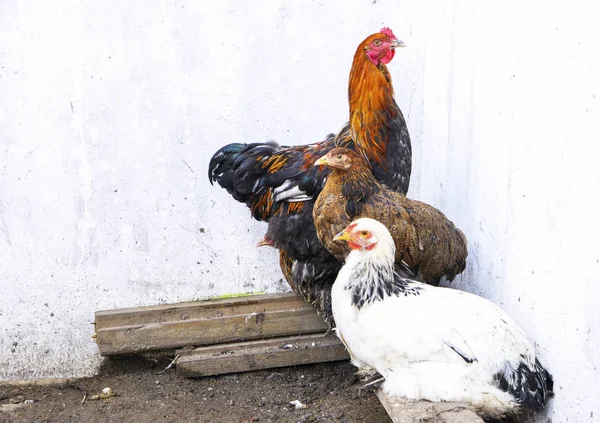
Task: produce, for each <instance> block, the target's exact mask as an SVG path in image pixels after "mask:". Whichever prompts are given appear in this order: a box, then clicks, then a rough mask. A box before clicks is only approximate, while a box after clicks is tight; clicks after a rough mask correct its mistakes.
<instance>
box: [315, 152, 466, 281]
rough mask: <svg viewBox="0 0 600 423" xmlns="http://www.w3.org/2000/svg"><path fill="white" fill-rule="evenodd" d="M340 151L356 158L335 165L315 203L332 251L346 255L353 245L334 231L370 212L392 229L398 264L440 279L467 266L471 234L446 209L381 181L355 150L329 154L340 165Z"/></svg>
mask: <svg viewBox="0 0 600 423" xmlns="http://www.w3.org/2000/svg"><path fill="white" fill-rule="evenodd" d="M340 154H342V155H343V156H344V157H347V158H348V159H349V160H350V162H349V168H347V169H341V168H336V167H332V172H331V174H330V175H329V177H328V178H327V182H326V183H325V187H324V189H323V191H321V193H320V195H319V197H318V198H317V201H316V202H315V206H314V209H313V218H314V221H315V226H316V228H317V235H318V236H319V239H320V240H321V242H322V243H323V244H324V245H325V247H326V248H327V249H328V250H329V252H330V253H331V254H333V255H334V256H335V257H336V258H337V259H338V260H344V259H345V258H346V256H347V255H348V253H349V249H348V246H347V245H346V243H345V242H336V241H333V237H334V236H335V234H337V233H339V232H340V231H342V230H343V229H344V228H345V227H346V226H347V225H348V224H350V223H351V222H352V221H353V220H355V219H358V218H360V217H369V218H372V219H376V220H378V221H380V222H381V223H383V224H384V225H386V226H387V227H388V229H389V230H390V233H391V234H392V237H393V238H394V242H395V243H396V264H398V265H400V264H401V263H402V262H403V263H404V265H405V266H406V267H408V268H409V269H410V270H411V271H412V272H414V273H415V274H416V275H417V277H418V278H419V279H421V280H423V281H424V282H427V283H430V284H437V283H439V280H440V279H441V278H442V276H445V277H447V278H448V279H449V280H452V279H454V277H455V276H456V275H457V274H459V273H461V272H462V271H463V270H464V269H465V264H466V258H467V240H466V238H465V236H464V234H463V233H462V232H461V231H460V229H458V228H457V227H456V226H454V224H453V223H452V222H451V221H450V220H449V219H448V218H447V217H446V216H445V215H444V214H443V213H442V212H440V211H439V210H438V209H436V208H435V207H433V206H430V205H428V204H425V203H423V202H421V201H417V200H411V199H409V198H407V197H406V196H404V195H402V194H400V193H398V192H395V191H392V190H390V189H388V188H387V187H385V186H384V185H382V184H380V183H379V182H378V181H377V180H376V179H375V178H374V177H373V175H372V174H371V172H370V169H369V164H368V163H367V162H366V161H365V159H364V158H363V157H362V156H361V155H359V154H357V153H356V152H354V151H351V150H348V149H345V148H337V149H335V150H332V151H331V152H329V153H328V154H327V157H328V158H330V162H331V163H333V164H334V165H335V164H336V162H334V161H333V160H334V158H335V156H338V157H340ZM347 163H348V162H347V161H346V166H347ZM353 202H354V203H356V204H355V205H354V206H352V207H349V204H351V203H353Z"/></svg>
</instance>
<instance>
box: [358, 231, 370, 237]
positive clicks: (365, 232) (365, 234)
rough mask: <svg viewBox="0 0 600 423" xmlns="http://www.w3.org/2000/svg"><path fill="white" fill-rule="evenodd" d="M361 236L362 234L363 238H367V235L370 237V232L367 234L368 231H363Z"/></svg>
mask: <svg viewBox="0 0 600 423" xmlns="http://www.w3.org/2000/svg"><path fill="white" fill-rule="evenodd" d="M360 234H361V235H362V236H367V235H369V232H367V231H361V232H360Z"/></svg>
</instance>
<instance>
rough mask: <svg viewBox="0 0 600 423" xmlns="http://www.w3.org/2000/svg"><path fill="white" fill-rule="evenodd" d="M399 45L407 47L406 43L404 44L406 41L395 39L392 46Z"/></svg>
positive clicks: (396, 46)
mask: <svg viewBox="0 0 600 423" xmlns="http://www.w3.org/2000/svg"><path fill="white" fill-rule="evenodd" d="M398 47H406V44H404V42H403V41H402V40H399V39H397V38H396V39H395V40H394V42H393V43H392V48H398Z"/></svg>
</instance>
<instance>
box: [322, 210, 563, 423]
mask: <svg viewBox="0 0 600 423" xmlns="http://www.w3.org/2000/svg"><path fill="white" fill-rule="evenodd" d="M336 239H337V240H341V241H346V242H347V243H348V246H349V247H350V248H351V253H350V254H349V255H348V257H347V259H346V264H345V265H344V267H343V268H342V269H341V270H340V272H339V274H338V277H337V279H336V281H335V283H334V285H333V289H332V294H331V295H332V308H333V317H334V319H335V323H336V326H337V329H336V332H337V335H338V337H339V338H340V339H341V340H342V342H343V343H344V344H345V345H346V348H347V349H348V350H349V352H350V355H351V357H352V362H353V364H354V365H355V366H357V367H358V368H359V369H363V370H367V371H368V370H370V369H369V368H372V369H375V370H376V371H377V372H379V373H380V374H381V375H382V376H383V377H384V378H385V381H384V382H383V390H384V392H385V393H386V394H388V395H390V396H392V397H393V396H398V397H404V398H407V399H414V400H418V399H424V400H429V401H459V402H465V403H468V404H470V405H471V406H472V407H473V408H474V409H475V411H477V412H478V413H479V414H482V415H484V416H489V417H493V418H501V417H503V416H506V415H511V414H515V413H518V412H520V411H522V410H524V409H530V410H535V411H537V410H540V409H542V407H543V406H544V404H545V403H546V401H547V400H548V398H549V397H550V396H552V386H553V380H552V376H551V375H550V374H549V373H548V371H546V369H544V367H543V366H542V365H541V364H540V362H539V360H538V358H537V357H536V353H535V350H534V348H533V346H532V344H531V343H530V342H529V341H528V340H527V338H526V336H525V334H524V333H523V331H522V330H521V329H520V328H519V327H518V326H517V325H516V323H515V322H514V321H513V320H512V319H511V318H510V317H509V316H508V315H507V314H506V313H504V312H503V311H502V310H501V309H500V308H498V307H497V306H496V305H495V304H493V303H492V302H490V301H488V300H486V299H484V298H481V297H478V296H476V295H473V294H469V293H466V292H461V291H457V290H454V289H449V288H439V287H434V286H430V285H426V284H423V283H420V282H417V281H413V280H411V279H406V278H403V277H400V276H399V275H398V274H397V273H396V272H395V270H394V253H395V246H394V240H393V239H392V237H391V235H390V233H389V232H388V230H387V228H386V227H385V226H384V225H382V224H381V223H379V222H378V221H376V220H373V219H366V218H363V219H358V220H356V221H354V222H353V223H351V224H350V225H348V227H347V228H346V229H345V230H344V231H343V232H341V233H340V234H338V235H337V236H336Z"/></svg>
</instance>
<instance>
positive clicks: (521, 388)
mask: <svg viewBox="0 0 600 423" xmlns="http://www.w3.org/2000/svg"><path fill="white" fill-rule="evenodd" d="M496 380H497V381H498V386H499V388H500V389H502V390H503V391H505V392H508V393H510V394H511V395H513V396H514V397H515V399H516V401H517V402H518V403H519V404H520V405H521V406H522V407H523V408H526V409H529V410H533V411H540V410H542V408H544V405H545V404H546V402H547V401H548V400H549V399H550V398H551V397H552V396H553V395H554V379H553V378H552V375H551V374H550V373H549V372H548V371H547V370H546V369H545V368H544V367H543V366H542V364H541V363H540V362H539V360H538V359H537V358H536V360H535V365H534V366H533V368H531V367H530V366H529V365H527V364H526V363H524V362H522V363H521V364H519V367H518V368H517V370H516V371H515V372H513V373H512V374H511V375H506V374H500V373H499V374H497V375H496Z"/></svg>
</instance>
